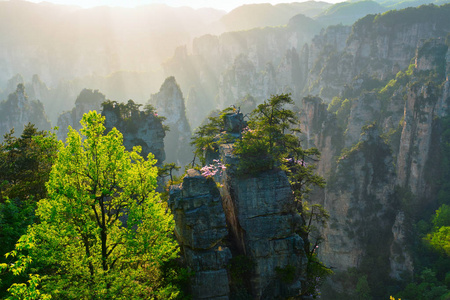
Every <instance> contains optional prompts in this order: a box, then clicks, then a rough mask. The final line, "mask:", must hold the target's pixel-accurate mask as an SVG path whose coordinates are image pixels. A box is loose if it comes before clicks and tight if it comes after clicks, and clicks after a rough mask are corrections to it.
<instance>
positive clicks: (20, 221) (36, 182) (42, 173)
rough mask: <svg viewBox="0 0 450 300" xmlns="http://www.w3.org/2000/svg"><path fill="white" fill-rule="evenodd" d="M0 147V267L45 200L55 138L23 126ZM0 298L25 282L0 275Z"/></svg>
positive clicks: (11, 132) (55, 142)
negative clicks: (39, 205) (13, 287)
mask: <svg viewBox="0 0 450 300" xmlns="http://www.w3.org/2000/svg"><path fill="white" fill-rule="evenodd" d="M4 138H5V139H4V142H3V143H2V144H0V240H1V247H0V263H10V262H11V259H8V258H5V253H7V252H9V251H11V250H13V249H14V245H15V244H16V243H17V240H18V239H19V238H20V236H21V235H23V234H24V233H25V232H26V229H27V227H28V226H29V225H31V224H33V222H34V220H35V214H34V211H35V209H36V203H37V201H39V200H40V199H42V198H44V197H46V196H47V191H46V188H45V183H46V182H47V180H48V178H49V174H50V170H51V167H52V164H53V161H54V160H55V158H56V150H57V139H56V136H55V134H53V133H49V132H45V131H38V130H37V128H36V127H35V126H34V125H33V124H28V125H26V126H25V128H24V130H23V133H22V134H21V136H20V137H15V136H14V130H11V131H10V132H9V133H8V134H6V135H5V136H4ZM0 275H3V276H1V279H2V280H1V281H0V298H3V297H4V296H5V295H6V289H7V287H9V286H10V285H11V284H12V283H14V282H16V283H18V282H23V281H24V280H26V278H20V277H14V276H11V275H10V274H1V273H0Z"/></svg>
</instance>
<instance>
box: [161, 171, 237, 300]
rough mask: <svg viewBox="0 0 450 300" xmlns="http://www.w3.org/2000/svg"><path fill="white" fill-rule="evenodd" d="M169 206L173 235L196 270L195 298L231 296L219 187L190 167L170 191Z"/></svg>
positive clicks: (227, 253) (187, 261)
mask: <svg viewBox="0 0 450 300" xmlns="http://www.w3.org/2000/svg"><path fill="white" fill-rule="evenodd" d="M169 207H170V209H171V211H172V213H173V214H174V219H175V224H176V226H175V235H176V236H177V239H178V242H179V243H180V246H181V249H182V253H183V258H184V260H185V263H186V264H187V265H188V266H189V267H190V268H191V269H192V271H194V272H195V274H194V277H193V278H192V284H191V288H192V296H193V298H194V299H211V300H212V299H221V300H224V299H230V298H229V296H230V287H229V280H228V277H229V274H228V271H227V269H226V268H227V266H228V264H229V261H230V259H231V251H230V249H229V248H228V247H226V238H227V236H228V230H227V227H226V220H225V214H224V211H223V209H222V202H221V197H220V193H219V190H218V189H217V187H216V184H215V182H214V180H212V179H206V178H205V177H203V176H202V175H201V174H200V172H199V171H196V170H189V171H188V173H187V175H186V176H185V177H184V179H183V183H182V184H181V185H180V186H173V187H172V188H171V190H170V200H169Z"/></svg>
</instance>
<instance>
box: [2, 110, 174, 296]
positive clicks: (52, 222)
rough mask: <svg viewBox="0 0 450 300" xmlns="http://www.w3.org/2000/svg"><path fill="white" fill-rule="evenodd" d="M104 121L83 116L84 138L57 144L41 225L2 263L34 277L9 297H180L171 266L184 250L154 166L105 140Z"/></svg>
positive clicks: (118, 140)
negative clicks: (175, 235)
mask: <svg viewBox="0 0 450 300" xmlns="http://www.w3.org/2000/svg"><path fill="white" fill-rule="evenodd" d="M103 122H104V117H102V116H101V115H99V114H97V113H96V112H90V113H89V114H85V115H84V116H83V119H82V121H81V123H82V127H83V128H82V129H81V130H80V133H78V132H77V131H75V130H73V129H71V130H70V131H69V135H68V138H67V140H66V143H65V145H64V144H63V143H62V142H60V143H59V144H58V152H57V156H56V158H55V160H54V164H53V166H52V168H51V172H50V173H49V175H47V177H48V182H47V184H46V187H47V190H46V192H47V193H48V194H47V195H46V198H43V199H40V200H39V201H38V202H37V208H36V219H37V220H36V221H35V222H34V224H32V225H31V226H29V227H28V229H27V231H26V233H25V234H24V235H22V236H21V237H20V238H19V240H18V241H17V244H16V246H15V249H14V250H12V251H10V252H9V253H8V254H7V255H6V258H8V259H9V262H7V263H2V264H1V265H0V266H1V268H2V269H3V272H5V270H7V271H9V272H11V273H12V274H13V275H16V276H22V277H23V276H25V275H26V277H28V278H29V280H28V283H24V282H22V283H15V284H13V285H11V287H9V289H8V292H9V294H10V299H47V298H49V297H50V296H52V297H53V298H56V299H127V298H131V299H137V298H139V299H172V298H174V297H177V296H178V295H179V291H178V288H177V286H176V285H175V282H177V278H178V275H177V273H176V272H175V271H174V270H173V268H168V266H169V265H170V264H173V262H172V261H173V260H174V259H175V258H176V257H177V253H178V246H177V243H176V242H175V240H174V239H173V236H172V231H173V225H174V224H173V220H172V217H171V215H170V214H169V213H168V212H167V208H166V205H165V204H164V203H163V202H161V201H160V200H159V195H158V194H157V193H156V192H155V188H156V177H157V169H156V167H155V166H154V164H155V160H154V159H153V156H152V155H151V154H149V156H148V158H147V159H144V158H142V157H141V156H140V155H139V151H140V149H139V148H134V149H133V151H130V152H128V151H126V150H125V148H124V146H123V145H122V143H123V137H122V134H121V133H120V132H119V131H118V130H117V129H112V130H111V131H109V132H108V134H106V135H104V130H105V127H104V126H103ZM53 153H55V152H53ZM42 161H43V162H46V161H47V160H42ZM47 174H48V169H47ZM44 175H45V174H44ZM42 179H45V177H44V178H42ZM22 196H23V195H22ZM24 200H25V199H18V201H24ZM4 205H8V203H5V204H3V203H2V206H1V208H2V211H6V210H7V209H8V207H7V206H5V208H6V209H3V208H4ZM23 213H26V211H24V212H23ZM4 216H5V214H4V213H3V214H2V219H3V217H4ZM7 221H8V220H7ZM29 223H32V222H29ZM11 225H14V224H11ZM19 228H20V227H19ZM16 237H17V233H16ZM3 292H4V290H3Z"/></svg>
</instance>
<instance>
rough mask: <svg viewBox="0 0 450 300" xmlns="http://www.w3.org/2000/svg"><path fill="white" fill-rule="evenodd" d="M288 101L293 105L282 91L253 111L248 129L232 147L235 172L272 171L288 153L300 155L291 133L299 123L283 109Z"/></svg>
mask: <svg viewBox="0 0 450 300" xmlns="http://www.w3.org/2000/svg"><path fill="white" fill-rule="evenodd" d="M290 104H291V105H292V104H293V101H292V99H291V97H290V95H289V94H281V95H277V96H272V98H270V99H269V100H268V101H264V103H263V104H260V105H258V107H257V108H256V109H255V110H254V111H253V112H252V114H251V116H250V120H249V122H248V130H246V131H245V132H244V134H243V136H242V139H241V140H238V141H237V142H236V143H235V147H234V152H235V153H236V154H237V155H238V156H239V157H240V165H239V167H238V171H239V172H240V173H241V174H245V173H251V174H254V173H258V172H261V171H265V170H271V169H273V168H274V167H280V166H281V164H282V160H283V159H284V158H286V157H288V156H289V154H290V153H292V154H293V155H296V156H297V155H301V154H302V152H303V151H302V150H301V149H300V148H299V147H298V138H297V137H296V136H295V135H294V133H295V132H298V131H299V130H298V129H296V128H294V127H293V125H297V124H298V120H297V117H296V116H295V114H294V112H293V111H292V110H290V109H287V108H286V105H290ZM288 131H290V133H288Z"/></svg>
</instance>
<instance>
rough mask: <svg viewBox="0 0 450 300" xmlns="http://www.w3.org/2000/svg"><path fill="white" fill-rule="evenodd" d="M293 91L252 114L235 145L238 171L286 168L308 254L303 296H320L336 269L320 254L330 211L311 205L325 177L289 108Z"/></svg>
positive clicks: (291, 103)
mask: <svg viewBox="0 0 450 300" xmlns="http://www.w3.org/2000/svg"><path fill="white" fill-rule="evenodd" d="M290 105H293V101H292V99H291V97H290V95H289V94H281V95H275V96H272V97H271V98H270V99H269V100H267V101H265V102H264V103H263V104H260V105H259V106H258V107H257V108H256V109H255V110H254V111H253V112H252V114H251V116H250V119H249V121H248V128H246V129H245V130H244V133H243V135H242V139H240V140H238V141H237V142H236V143H235V146H234V149H235V150H234V152H235V153H236V154H237V155H238V156H239V158H240V159H239V166H238V172H239V173H240V174H241V175H245V174H256V173H258V172H263V171H267V170H272V169H274V168H280V169H282V170H284V171H285V172H286V174H287V176H288V178H289V181H290V183H291V187H292V190H293V193H294V199H295V201H296V204H297V209H298V212H299V213H300V215H301V217H302V220H303V226H302V228H301V231H300V232H299V234H300V235H301V236H302V238H303V240H304V249H305V253H306V255H307V257H308V264H307V270H306V273H307V274H305V282H304V283H303V286H302V295H312V296H313V297H315V296H318V294H319V291H318V289H319V287H320V285H321V284H322V283H323V281H324V280H325V278H326V277H327V276H329V275H330V274H331V273H332V271H331V270H330V269H329V268H327V267H326V266H325V265H324V264H323V263H322V262H321V261H320V260H319V259H318V257H317V250H318V246H319V244H320V243H321V241H322V238H321V236H320V233H319V232H320V228H321V227H324V226H326V222H327V220H328V218H329V214H328V213H327V212H326V210H325V209H324V208H323V207H322V206H321V205H319V204H314V205H309V204H308V202H307V201H306V199H307V196H308V195H309V193H310V192H311V190H312V188H313V187H319V188H322V187H324V186H325V180H324V179H323V178H322V177H321V176H318V175H316V174H315V169H316V166H315V163H314V162H315V161H317V160H318V159H319V157H320V153H319V151H318V150H317V149H315V148H310V149H303V148H302V146H301V140H300V138H299V136H298V134H299V133H300V130H299V120H298V118H297V115H296V114H295V112H294V111H292V110H291V109H289V106H290Z"/></svg>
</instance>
